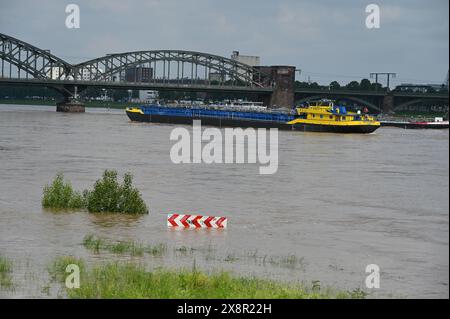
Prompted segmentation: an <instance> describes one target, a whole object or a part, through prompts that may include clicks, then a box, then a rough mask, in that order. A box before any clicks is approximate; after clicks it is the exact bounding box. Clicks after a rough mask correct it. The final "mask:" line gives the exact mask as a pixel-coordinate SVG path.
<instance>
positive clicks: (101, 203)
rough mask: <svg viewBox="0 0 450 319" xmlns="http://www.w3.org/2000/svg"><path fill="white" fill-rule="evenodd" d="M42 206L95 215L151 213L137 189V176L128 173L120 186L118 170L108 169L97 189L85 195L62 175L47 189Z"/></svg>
mask: <svg viewBox="0 0 450 319" xmlns="http://www.w3.org/2000/svg"><path fill="white" fill-rule="evenodd" d="M42 206H43V207H44V208H50V209H56V210H60V209H65V210H67V209H72V210H74V209H86V210H88V211H89V212H91V213H103V212H106V213H122V214H148V208H147V205H146V204H145V202H144V200H143V199H142V197H141V193H140V192H139V190H138V189H137V188H135V187H134V186H133V176H132V175H131V174H130V173H126V174H125V175H124V178H123V182H122V183H119V182H118V181H117V171H115V170H105V171H104V173H103V177H102V178H101V179H99V180H97V181H96V182H95V184H94V188H93V189H92V190H85V191H83V193H80V192H76V191H74V190H73V188H72V185H71V184H70V182H65V181H64V176H63V175H62V174H61V173H59V174H57V175H56V177H55V179H54V181H53V182H52V184H51V185H47V186H45V187H44V191H43V197H42Z"/></svg>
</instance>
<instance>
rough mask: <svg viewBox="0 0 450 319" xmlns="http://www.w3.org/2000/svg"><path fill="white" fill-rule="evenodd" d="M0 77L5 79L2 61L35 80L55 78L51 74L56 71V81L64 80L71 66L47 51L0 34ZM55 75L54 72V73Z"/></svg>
mask: <svg viewBox="0 0 450 319" xmlns="http://www.w3.org/2000/svg"><path fill="white" fill-rule="evenodd" d="M0 59H1V60H2V63H1V66H0V67H1V70H0V75H1V76H2V77H5V66H4V61H6V62H8V63H10V64H12V65H15V66H16V67H17V68H18V70H19V71H18V72H19V75H20V71H24V72H25V73H26V76H27V77H28V76H29V75H30V76H32V77H33V78H36V79H48V78H55V76H54V75H53V74H52V73H53V72H54V71H55V70H56V69H57V70H58V76H57V77H56V78H58V79H64V78H66V77H67V76H69V75H70V73H71V69H72V66H71V65H70V64H69V63H67V62H65V61H63V60H61V59H60V58H58V57H56V56H54V55H53V54H51V53H49V52H48V51H45V50H42V49H39V48H37V47H35V46H32V45H30V44H28V43H26V42H23V41H21V40H18V39H16V38H13V37H10V36H7V35H5V34H2V33H0ZM55 73H56V72H55Z"/></svg>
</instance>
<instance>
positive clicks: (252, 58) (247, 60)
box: [231, 51, 260, 80]
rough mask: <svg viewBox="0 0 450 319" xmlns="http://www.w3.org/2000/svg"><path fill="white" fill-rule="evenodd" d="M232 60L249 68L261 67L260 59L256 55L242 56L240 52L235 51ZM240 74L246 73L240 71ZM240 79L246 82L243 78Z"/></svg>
mask: <svg viewBox="0 0 450 319" xmlns="http://www.w3.org/2000/svg"><path fill="white" fill-rule="evenodd" d="M231 59H232V60H234V61H237V62H240V63H243V64H246V65H249V66H253V67H256V66H259V63H260V58H259V56H256V55H241V54H239V51H233V54H232V55H231ZM238 72H239V73H240V74H244V71H238ZM239 78H240V79H242V80H244V79H243V77H239Z"/></svg>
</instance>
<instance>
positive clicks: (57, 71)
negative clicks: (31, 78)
mask: <svg viewBox="0 0 450 319" xmlns="http://www.w3.org/2000/svg"><path fill="white" fill-rule="evenodd" d="M45 73H46V75H47V76H48V77H49V78H50V79H52V80H59V79H61V80H65V79H66V77H65V75H64V68H62V67H60V66H54V67H49V68H46V70H45Z"/></svg>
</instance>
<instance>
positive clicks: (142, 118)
mask: <svg viewBox="0 0 450 319" xmlns="http://www.w3.org/2000/svg"><path fill="white" fill-rule="evenodd" d="M127 115H128V117H129V118H130V120H132V121H135V122H151V123H168V124H186V125H192V121H194V120H201V121H202V125H206V126H217V127H253V128H277V129H279V130H292V129H293V128H292V125H290V124H286V123H283V122H273V121H257V120H246V119H230V118H217V117H185V116H173V115H158V114H139V113H134V112H127Z"/></svg>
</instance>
